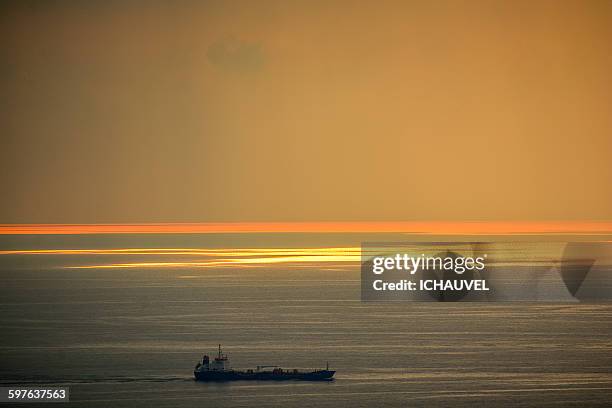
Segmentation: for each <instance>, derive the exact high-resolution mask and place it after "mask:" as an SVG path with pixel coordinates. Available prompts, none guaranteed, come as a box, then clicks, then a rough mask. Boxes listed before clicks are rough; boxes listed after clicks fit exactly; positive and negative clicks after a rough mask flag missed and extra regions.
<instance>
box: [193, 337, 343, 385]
mask: <svg viewBox="0 0 612 408" xmlns="http://www.w3.org/2000/svg"><path fill="white" fill-rule="evenodd" d="M266 368H273V369H272V370H265V369H266ZM335 373H336V372H335V371H333V370H330V369H329V364H327V367H326V368H325V370H314V371H300V370H297V369H291V370H286V369H282V368H280V367H277V366H257V368H256V369H254V370H253V369H249V370H233V369H231V368H230V363H229V359H228V358H227V355H226V354H223V352H222V351H221V345H220V344H219V353H218V355H217V357H215V358H214V360H213V361H210V358H209V357H208V356H207V355H205V356H204V357H202V360H201V361H200V362H198V364H197V365H196V366H195V369H194V370H193V375H194V377H195V379H196V380H197V381H238V380H258V381H265V380H272V381H284V380H303V381H330V380H332V377H333V376H334V374H335Z"/></svg>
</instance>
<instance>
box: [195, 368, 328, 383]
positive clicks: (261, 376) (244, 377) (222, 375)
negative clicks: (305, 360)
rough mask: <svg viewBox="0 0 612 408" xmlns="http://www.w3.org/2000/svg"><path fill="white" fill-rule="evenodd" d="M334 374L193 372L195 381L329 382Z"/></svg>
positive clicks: (315, 372) (234, 371)
mask: <svg viewBox="0 0 612 408" xmlns="http://www.w3.org/2000/svg"><path fill="white" fill-rule="evenodd" d="M335 373H336V372H335V371H332V370H317V371H312V372H295V371H283V372H280V373H278V372H271V371H260V372H248V371H236V370H230V371H194V373H193V375H194V377H195V379H196V381H219V382H221V381H248V380H251V381H287V380H302V381H330V380H332V377H333V376H334V374H335Z"/></svg>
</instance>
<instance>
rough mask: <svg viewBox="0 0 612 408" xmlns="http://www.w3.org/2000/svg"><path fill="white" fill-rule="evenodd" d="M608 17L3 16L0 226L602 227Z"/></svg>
mask: <svg viewBox="0 0 612 408" xmlns="http://www.w3.org/2000/svg"><path fill="white" fill-rule="evenodd" d="M610 38H612V2H609V1H477V0H474V1H435V2H430V1H399V2H391V1H257V2H253V1H244V2H242V1H231V2H227V1H202V2H195V1H194V2H189V1H177V2H170V1H167V2H161V1H147V2H145V1H127V2H120V1H107V2H103V1H91V2H67V1H53V2H40V1H3V2H1V3H0V138H1V142H2V143H1V146H2V147H1V148H0V183H1V184H2V186H3V200H0V224H14V223H18V224H26V223H91V224H96V223H167V222H170V223H171V222H269V221H273V222H289V221H296V222H311V221H435V220H443V221H508V220H510V221H512V220H525V221H530V220H531V221H547V220H555V221H557V220H559V221H575V220H580V221H602V220H603V221H609V220H612V205H611V204H612V162H611V160H610V158H611V157H610V153H611V152H612V137H610V135H611V134H612V115H610V108H611V107H612V92H610V90H611V89H612V77H611V76H610V74H609V73H610V72H612V43H611V42H610Z"/></svg>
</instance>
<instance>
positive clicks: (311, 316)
mask: <svg viewBox="0 0 612 408" xmlns="http://www.w3.org/2000/svg"><path fill="white" fill-rule="evenodd" d="M246 235H248V236H244V235H240V234H236V235H232V234H217V235H215V236H200V235H189V236H174V235H168V234H166V235H163V236H152V235H129V236H128V235H121V236H113V235H106V236H3V237H0V386H28V387H38V386H40V387H49V386H64V387H69V389H70V402H68V403H57V404H54V405H52V406H54V407H61V406H66V407H74V408H76V407H190V408H192V407H196V406H197V407H283V408H289V407H304V406H314V407H339V406H342V407H344V406H346V407H372V406H376V407H379V406H380V407H407V406H428V407H429V406H433V407H449V406H453V407H475V406H483V407H496V406H503V407H530V406H537V407H544V406H556V407H558V406H564V407H565V406H567V407H587V406H588V407H596V406H601V407H604V406H610V403H611V401H612V304H611V303H605V302H603V303H565V302H563V303H556V302H544V303H528V302H499V303H483V302H474V303H471V302H457V303H434V302H430V303H422V302H362V301H361V300H360V270H359V262H358V261H351V260H348V261H347V260H346V259H341V258H332V259H330V261H326V260H325V259H323V260H322V259H321V258H320V257H317V258H316V261H313V262H309V261H308V260H302V259H301V258H300V256H306V257H308V256H309V255H308V254H309V252H308V251H306V252H305V254H306V255H300V256H297V257H296V258H291V259H288V260H287V262H282V261H281V262H269V261H266V260H265V259H267V258H268V255H265V254H266V253H268V252H270V251H273V250H274V251H276V252H274V251H273V252H274V253H273V255H272V258H274V257H276V258H278V257H279V256H280V255H278V253H283V251H287V250H288V249H291V248H293V249H295V248H300V251H303V250H304V249H305V248H306V249H309V248H310V249H311V248H349V247H355V246H357V247H358V246H359V242H360V241H361V240H362V239H364V237H358V236H346V235H333V234H328V235H326V236H324V237H321V236H317V237H315V236H313V235H308V236H303V235H301V236H292V235H288V236H279V235H278V234H276V235H274V234H272V235H270V234H268V235H266V234H246ZM374 238H377V239H378V238H380V237H374ZM366 239H372V237H366ZM380 239H382V238H380ZM245 249H248V250H250V251H245ZM279 249H280V250H281V251H280V252H279ZM200 250H201V252H200ZM28 251H29V252H28ZM45 251H46V252H45ZM206 251H211V252H210V253H209V252H206ZM300 251H298V252H300ZM338 251H340V252H342V251H344V252H347V253H352V252H351V250H348V249H346V250H338ZM262 254H264V255H265V256H263V255H262ZM203 259H204V261H202V260H203ZM228 259H230V260H231V259H234V260H235V259H242V260H244V259H246V260H247V261H241V262H235V261H229V262H227V260H228ZM338 259H340V260H338ZM211 260H212V261H211ZM251 261H252V262H251ZM219 344H221V345H222V347H223V351H224V353H226V354H227V355H228V357H229V359H230V362H231V364H232V366H233V367H236V368H254V367H256V366H257V365H277V366H281V367H283V368H301V369H315V368H324V367H325V366H326V364H329V367H330V369H333V370H336V371H337V372H336V375H335V380H334V381H330V382H299V381H287V382H265V381H264V382H230V383H202V382H196V381H194V379H193V368H194V366H195V365H196V363H197V362H198V361H199V360H200V359H201V357H202V355H203V354H209V355H214V354H215V353H216V352H217V348H218V345H219ZM36 405H37V404H32V403H28V404H27V405H26V404H24V406H27V407H32V406H36ZM39 405H40V406H48V405H47V404H39Z"/></svg>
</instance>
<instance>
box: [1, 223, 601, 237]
mask: <svg viewBox="0 0 612 408" xmlns="http://www.w3.org/2000/svg"><path fill="white" fill-rule="evenodd" d="M224 233H236V234H246V233H412V234H429V235H497V234H500V235H520V234H594V235H598V234H612V221H316V222H306V221H304V222H202V223H125V224H123V223H108V224H0V235H81V234H224Z"/></svg>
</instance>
